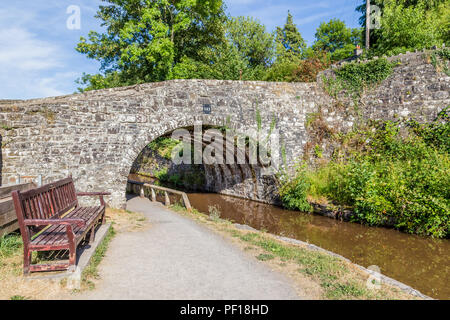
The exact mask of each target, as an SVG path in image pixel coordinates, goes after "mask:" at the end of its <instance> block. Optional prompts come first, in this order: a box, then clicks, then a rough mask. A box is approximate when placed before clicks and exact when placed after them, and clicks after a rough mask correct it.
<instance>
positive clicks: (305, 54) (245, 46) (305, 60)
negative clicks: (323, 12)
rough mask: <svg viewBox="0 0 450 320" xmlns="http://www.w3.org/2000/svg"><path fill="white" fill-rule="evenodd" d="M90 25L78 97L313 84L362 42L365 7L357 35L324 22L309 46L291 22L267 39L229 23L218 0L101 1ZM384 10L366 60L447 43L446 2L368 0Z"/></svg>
mask: <svg viewBox="0 0 450 320" xmlns="http://www.w3.org/2000/svg"><path fill="white" fill-rule="evenodd" d="M103 2H104V3H103V4H102V5H101V6H100V7H99V10H98V12H97V15H96V18H98V19H99V20H100V21H101V25H102V26H103V27H104V28H105V31H104V32H103V33H99V32H95V31H91V32H89V34H88V36H87V38H84V37H82V38H81V39H80V42H79V43H78V45H77V47H76V50H77V51H78V52H80V53H82V54H85V55H86V56H87V57H88V58H90V59H95V60H98V61H99V62H100V65H101V67H100V70H99V73H98V74H93V75H91V74H84V75H83V76H82V77H81V79H79V80H77V82H78V83H79V84H80V85H81V88H80V90H81V91H83V90H92V89H101V88H109V87H117V86H124V85H133V84H138V83H144V82H153V81H164V80H170V79H194V78H198V79H228V80H239V79H242V80H266V81H314V80H315V77H316V75H317V73H318V72H319V71H321V70H323V69H324V68H327V67H329V65H330V63H331V62H333V61H339V60H343V59H346V58H349V57H352V56H353V52H354V49H355V46H356V45H358V44H362V43H363V40H364V39H363V38H364V36H365V34H364V32H363V31H364V27H365V18H366V17H365V2H366V1H365V0H364V1H362V4H361V5H360V6H358V7H357V8H356V10H357V11H359V12H361V18H360V23H361V25H362V27H363V28H361V29H358V28H349V27H347V26H346V25H345V23H344V22H343V21H341V20H339V19H331V20H330V21H328V22H322V23H321V24H320V26H319V27H318V28H317V31H316V34H315V41H314V43H313V44H312V45H311V46H310V47H308V46H307V43H306V41H305V40H304V38H303V37H302V34H301V32H300V30H299V29H298V27H297V25H296V24H295V21H294V17H293V15H292V14H291V13H290V12H288V13H287V18H286V22H285V24H284V25H283V26H280V27H277V28H276V30H275V31H274V32H273V33H270V32H269V31H267V30H266V27H265V26H264V25H263V24H262V23H261V22H259V21H258V20H257V19H255V18H252V17H230V16H228V15H227V14H226V7H225V5H224V3H223V1H222V0H206V1H205V0H103ZM372 3H373V4H375V5H378V6H379V7H380V8H381V9H382V13H383V14H382V16H381V28H380V29H374V30H371V42H372V46H371V50H370V52H369V54H374V55H384V54H387V55H392V54H396V53H399V52H402V51H406V50H411V49H416V48H424V47H431V46H433V45H441V44H442V43H449V42H450V33H449V32H448V30H449V29H450V6H449V2H448V0H428V1H425V0H372Z"/></svg>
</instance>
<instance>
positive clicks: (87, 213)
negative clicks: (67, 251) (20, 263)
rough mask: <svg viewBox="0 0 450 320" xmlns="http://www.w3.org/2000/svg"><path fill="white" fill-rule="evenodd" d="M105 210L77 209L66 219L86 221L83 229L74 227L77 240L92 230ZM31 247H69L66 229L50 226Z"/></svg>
mask: <svg viewBox="0 0 450 320" xmlns="http://www.w3.org/2000/svg"><path fill="white" fill-rule="evenodd" d="M102 210H103V208H102V207H84V208H79V209H75V210H73V211H72V212H70V213H69V214H68V215H67V216H65V217H64V218H67V219H70V218H81V219H83V220H85V221H86V225H85V226H83V227H78V226H74V228H73V232H74V234H75V237H76V238H77V240H79V238H80V237H82V236H83V235H84V233H85V231H87V230H88V229H90V228H92V224H93V223H94V222H95V220H97V219H98V218H99V215H100V214H101V212H102ZM30 245H31V246H30V247H35V246H55V245H67V246H68V245H69V241H68V239H67V235H66V227H65V226H62V225H56V226H55V225H54V226H50V227H49V228H48V229H46V230H45V231H43V232H42V233H41V234H39V235H38V236H37V237H36V238H35V239H33V240H32V241H31V244H30Z"/></svg>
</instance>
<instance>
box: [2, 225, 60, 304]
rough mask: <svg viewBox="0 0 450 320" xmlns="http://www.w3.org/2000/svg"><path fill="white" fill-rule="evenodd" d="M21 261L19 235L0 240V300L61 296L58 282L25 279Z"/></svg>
mask: <svg viewBox="0 0 450 320" xmlns="http://www.w3.org/2000/svg"><path fill="white" fill-rule="evenodd" d="M22 261H23V244H22V238H21V236H20V234H17V233H13V234H9V235H6V236H3V237H2V238H0V283H1V285H0V300H27V299H57V298H58V297H60V296H61V295H62V294H63V291H64V289H63V288H62V287H61V285H60V284H59V282H58V281H48V280H27V279H25V278H24V277H23V271H22V270H23V269H22Z"/></svg>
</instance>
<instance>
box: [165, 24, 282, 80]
mask: <svg viewBox="0 0 450 320" xmlns="http://www.w3.org/2000/svg"><path fill="white" fill-rule="evenodd" d="M225 34H226V40H225V41H224V42H223V43H221V44H219V45H216V46H213V47H208V48H204V49H203V50H202V51H201V52H200V56H201V57H202V58H201V61H199V60H197V61H194V60H193V59H189V58H188V57H185V58H184V59H183V61H182V63H180V64H178V65H177V66H176V67H175V68H174V74H173V76H174V78H183V79H192V78H201V79H222V80H239V79H241V78H242V80H261V79H262V78H263V76H264V73H265V71H266V69H267V68H268V67H269V66H270V64H271V62H272V60H273V56H274V39H273V35H271V34H270V33H267V32H266V28H265V26H264V25H262V24H260V23H259V21H257V20H255V19H253V18H251V17H237V18H231V19H229V20H228V22H227V24H226V32H225ZM241 72H242V76H241Z"/></svg>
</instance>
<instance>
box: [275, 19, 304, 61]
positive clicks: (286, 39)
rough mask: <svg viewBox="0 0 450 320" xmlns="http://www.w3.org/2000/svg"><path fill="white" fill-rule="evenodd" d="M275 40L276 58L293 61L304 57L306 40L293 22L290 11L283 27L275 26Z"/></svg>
mask: <svg viewBox="0 0 450 320" xmlns="http://www.w3.org/2000/svg"><path fill="white" fill-rule="evenodd" d="M275 42H276V46H277V47H276V50H277V58H278V59H282V60H290V61H294V60H299V59H301V58H303V57H304V52H305V50H306V42H305V40H304V39H303V37H302V35H301V34H300V32H299V31H298V29H297V26H296V25H295V24H294V19H293V17H292V15H291V13H290V12H288V16H287V19H286V24H285V25H284V27H283V28H280V27H277V31H276V38H275Z"/></svg>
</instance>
